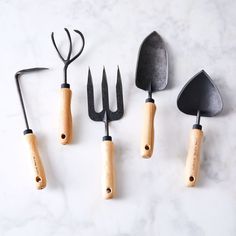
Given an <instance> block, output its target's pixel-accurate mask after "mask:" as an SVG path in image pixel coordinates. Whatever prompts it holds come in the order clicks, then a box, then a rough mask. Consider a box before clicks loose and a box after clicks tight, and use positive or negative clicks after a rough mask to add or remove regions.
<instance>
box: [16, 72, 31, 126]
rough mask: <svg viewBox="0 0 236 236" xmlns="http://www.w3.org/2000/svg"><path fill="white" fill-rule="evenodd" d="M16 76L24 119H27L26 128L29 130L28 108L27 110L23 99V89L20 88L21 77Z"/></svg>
mask: <svg viewBox="0 0 236 236" xmlns="http://www.w3.org/2000/svg"><path fill="white" fill-rule="evenodd" d="M15 78H16V87H17V91H18V94H19V97H20V104H21V108H22V111H23V116H24V120H25V125H26V129H27V130H29V123H28V119H27V115H26V110H25V106H24V101H23V97H22V93H21V89H20V83H19V78H18V76H16V77H15Z"/></svg>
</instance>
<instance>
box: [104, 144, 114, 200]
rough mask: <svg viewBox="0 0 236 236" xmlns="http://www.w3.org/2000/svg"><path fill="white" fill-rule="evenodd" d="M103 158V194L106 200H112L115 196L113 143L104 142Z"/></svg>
mask: <svg viewBox="0 0 236 236" xmlns="http://www.w3.org/2000/svg"><path fill="white" fill-rule="evenodd" d="M102 157H103V172H102V193H103V197H104V198H105V199H111V198H113V197H114V195H115V168H114V145H113V142H112V141H103V142H102Z"/></svg>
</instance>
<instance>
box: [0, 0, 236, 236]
mask: <svg viewBox="0 0 236 236" xmlns="http://www.w3.org/2000/svg"><path fill="white" fill-rule="evenodd" d="M235 9H236V2H235V1H233V0H222V1H220V0H215V1H211V0H210V1H207V0H199V1H194V0H182V1H174V0H171V1H164V0H160V1H152V0H146V1H141V0H138V1H128V0H126V1H114V0H113V1H112V0H111V1H108V0H106V1H92V0H87V1H85V0H77V1H75V0H74V1H72V0H68V1H62V0H57V1H56V0H52V1H43V0H40V1H29V0H21V1H16V0H15V1H13V0H0V11H1V13H0V29H1V36H0V55H1V56H0V82H1V85H0V96H1V99H0V110H1V116H0V132H1V136H0V144H1V149H0V158H1V165H0V186H1V190H0V235H1V236H12V235H18V236H19V235H24V236H26V235H34V236H42V235H56V236H61V235H63V236H64V235H70V236H74V235H84V236H87V235H89V236H90V235H99V236H100V235H101V236H143V235H152V236H159V235H161V236H173V235H181V236H189V235H191V236H203V235H204V236H211V235H214V236H222V235H225V236H235V235H236V223H235V222H236V185H235V179H236V171H235V168H236V157H235V151H236V142H235V136H236V125H235V119H236V112H235V106H236V99H235V91H236V80H235V68H236V43H235V39H236V15H235ZM64 27H68V28H69V29H70V30H72V29H79V30H81V31H82V32H83V33H84V35H85V37H86V46H85V50H84V52H83V54H82V56H81V58H80V59H78V60H77V61H76V62H74V63H73V64H72V65H71V67H70V68H69V72H68V77H69V82H70V84H71V87H72V90H73V99H72V110H73V121H74V132H75V137H74V142H73V144H72V145H69V146H62V145H60V144H59V143H58V128H57V127H58V105H59V103H58V91H59V87H60V83H61V82H62V78H63V73H62V62H61V61H60V59H59V58H58V56H57V55H56V52H55V50H54V48H53V46H52V43H51V40H50V34H51V32H52V31H54V32H55V33H56V37H57V40H62V44H61V45H63V46H65V45H66V38H65V35H64V32H63V28H64ZM153 30H156V31H157V32H159V33H160V34H161V35H162V36H163V38H164V40H165V42H166V45H167V50H168V54H169V85H168V88H167V89H166V90H165V91H162V92H159V93H156V94H155V95H154V98H155V100H156V102H157V106H158V109H157V114H156V120H155V126H156V129H155V130H156V139H155V152H154V155H153V158H152V159H150V160H144V159H142V158H141V157H140V155H139V141H140V124H141V111H142V110H141V108H142V105H143V102H144V99H145V98H146V94H145V93H144V92H143V91H141V90H138V89H137V88H136V87H135V86H134V79H135V68H136V61H137V53H138V49H139V46H140V44H141V42H142V40H143V39H144V38H145V37H146V36H147V35H148V34H149V33H150V32H152V31H153ZM74 36H75V35H73V37H74ZM63 40H64V41H63ZM76 45H77V47H79V41H78V42H77V43H76ZM103 65H105V66H106V69H107V74H108V80H109V86H110V93H111V97H110V98H111V104H112V106H113V107H115V100H114V98H113V97H114V96H113V95H114V92H115V81H116V67H117V65H119V66H120V69H121V74H122V79H123V87H124V100H125V115H124V117H123V119H121V120H120V121H117V122H113V123H111V128H110V132H111V135H112V136H113V140H114V143H115V145H116V152H115V160H116V170H117V191H118V195H117V198H116V199H114V200H111V201H105V200H103V199H102V196H101V185H100V182H101V181H100V176H101V152H100V144H101V137H102V136H103V132H104V127H103V124H102V123H95V122H93V121H91V120H90V119H89V118H88V115H87V98H86V83H87V70H88V66H90V67H91V69H92V74H93V78H94V83H95V86H96V94H97V95H96V97H97V99H98V100H99V99H100V98H101V97H100V96H99V89H100V82H101V73H102V67H103ZM35 66H47V67H50V70H49V71H46V72H41V73H37V74H31V75H28V76H25V77H24V78H23V80H24V82H23V81H22V82H23V83H22V89H23V91H24V97H25V101H26V106H27V111H28V114H29V122H30V125H31V127H32V129H33V130H34V132H35V134H36V135H37V137H38V143H39V148H40V152H41V156H42V159H43V162H44V165H45V170H46V173H47V178H48V186H47V188H46V189H44V190H42V191H37V190H36V189H35V186H34V185H33V181H32V176H31V173H30V165H29V160H28V158H27V156H26V152H25V148H24V147H25V146H24V142H23V135H22V131H23V130H24V128H25V127H24V122H23V119H22V114H21V110H20V104H19V100H18V95H17V93H16V87H15V81H14V73H15V72H16V71H17V70H19V69H22V68H28V67H35ZM201 69H205V70H206V71H207V72H208V74H209V75H210V76H211V77H212V79H213V80H214V81H215V83H216V84H217V86H218V87H219V89H220V91H221V94H222V97H223V100H224V110H223V112H222V114H221V115H220V116H218V117H215V118H202V125H203V129H204V135H205V137H204V142H203V155H202V165H201V178H200V182H199V185H198V186H197V187H196V188H187V187H185V186H184V181H183V174H184V166H185V158H186V151H187V145H188V138H189V131H190V129H191V126H192V124H193V122H194V117H191V116H187V115H184V114H182V113H181V112H179V111H178V109H177V107H176V98H177V95H178V93H179V91H180V89H181V88H182V86H183V85H184V84H185V82H186V81H187V80H188V79H189V78H191V77H192V76H193V75H194V74H195V73H197V72H198V71H200V70H201Z"/></svg>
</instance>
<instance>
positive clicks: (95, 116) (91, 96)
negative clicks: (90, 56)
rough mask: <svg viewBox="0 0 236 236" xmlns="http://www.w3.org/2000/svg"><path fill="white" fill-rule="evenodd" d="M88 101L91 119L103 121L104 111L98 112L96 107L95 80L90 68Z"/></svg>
mask: <svg viewBox="0 0 236 236" xmlns="http://www.w3.org/2000/svg"><path fill="white" fill-rule="evenodd" d="M87 96H88V97H87V99H88V114H89V117H90V119H92V120H94V121H102V120H103V116H104V115H103V113H104V112H103V111H101V112H96V111H95V105H94V91H93V80H92V74H91V71H90V68H89V70H88V83H87Z"/></svg>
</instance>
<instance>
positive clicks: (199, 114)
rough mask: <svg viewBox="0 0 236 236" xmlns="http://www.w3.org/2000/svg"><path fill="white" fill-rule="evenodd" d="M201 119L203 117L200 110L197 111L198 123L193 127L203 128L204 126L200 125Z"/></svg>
mask: <svg viewBox="0 0 236 236" xmlns="http://www.w3.org/2000/svg"><path fill="white" fill-rule="evenodd" d="M200 119H201V112H200V110H198V111H197V117H196V123H195V124H194V125H193V129H200V130H201V129H202V126H201V125H200Z"/></svg>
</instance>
